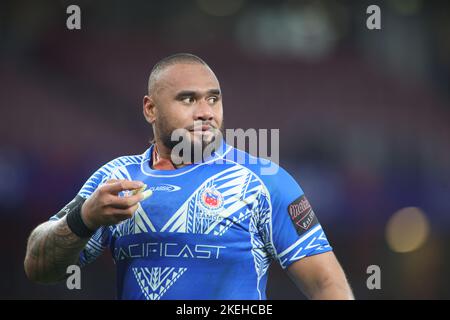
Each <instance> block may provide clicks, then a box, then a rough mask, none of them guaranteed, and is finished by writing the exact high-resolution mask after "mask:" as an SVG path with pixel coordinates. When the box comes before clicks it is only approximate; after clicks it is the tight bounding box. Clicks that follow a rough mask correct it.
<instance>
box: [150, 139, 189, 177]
mask: <svg viewBox="0 0 450 320" xmlns="http://www.w3.org/2000/svg"><path fill="white" fill-rule="evenodd" d="M171 151H172V150H171V149H169V148H167V147H166V146H164V145H163V144H162V143H161V142H160V141H156V142H155V146H154V147H153V163H152V168H153V169H156V170H175V169H179V168H182V167H184V166H186V165H187V163H182V164H174V163H173V161H172V158H171Z"/></svg>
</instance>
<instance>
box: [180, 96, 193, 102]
mask: <svg viewBox="0 0 450 320" xmlns="http://www.w3.org/2000/svg"><path fill="white" fill-rule="evenodd" d="M181 102H183V103H184V104H193V103H194V102H195V99H194V97H184V98H182V99H181Z"/></svg>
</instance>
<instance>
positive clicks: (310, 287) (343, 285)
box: [288, 251, 354, 300]
mask: <svg viewBox="0 0 450 320" xmlns="http://www.w3.org/2000/svg"><path fill="white" fill-rule="evenodd" d="M288 274H289V276H290V277H291V278H292V279H293V280H294V282H295V284H296V285H297V286H298V287H299V289H300V290H302V292H303V293H304V294H305V295H306V296H307V297H308V298H309V299H317V300H332V299H333V300H352V299H354V296H353V293H352V290H351V288H350V285H349V284H348V282H347V279H346V277H345V274H344V271H343V270H342V267H341V266H340V264H339V262H338V261H337V259H336V257H335V255H334V253H333V252H331V251H330V252H326V253H321V254H317V255H314V256H310V257H306V258H303V259H301V260H299V261H296V262H294V263H293V264H291V265H290V266H289V267H288Z"/></svg>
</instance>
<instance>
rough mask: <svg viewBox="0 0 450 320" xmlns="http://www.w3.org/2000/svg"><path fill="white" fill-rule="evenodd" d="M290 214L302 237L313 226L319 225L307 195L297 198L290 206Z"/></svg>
mask: <svg viewBox="0 0 450 320" xmlns="http://www.w3.org/2000/svg"><path fill="white" fill-rule="evenodd" d="M288 212H289V215H290V216H291V219H292V222H293V223H294V226H295V229H296V230H297V234H298V235H302V234H303V233H305V232H306V231H307V230H309V229H310V228H311V227H312V226H315V225H316V224H318V223H319V221H318V220H317V217H316V215H315V214H314V211H313V209H312V208H311V205H310V204H309V201H308V199H306V197H305V195H302V196H301V197H299V198H297V200H295V201H294V202H292V203H291V204H290V205H289V206H288Z"/></svg>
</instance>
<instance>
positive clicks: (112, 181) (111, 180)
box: [105, 179, 120, 183]
mask: <svg viewBox="0 0 450 320" xmlns="http://www.w3.org/2000/svg"><path fill="white" fill-rule="evenodd" d="M118 181H120V180H118V179H109V180H107V181H106V182H105V183H115V182H118Z"/></svg>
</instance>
